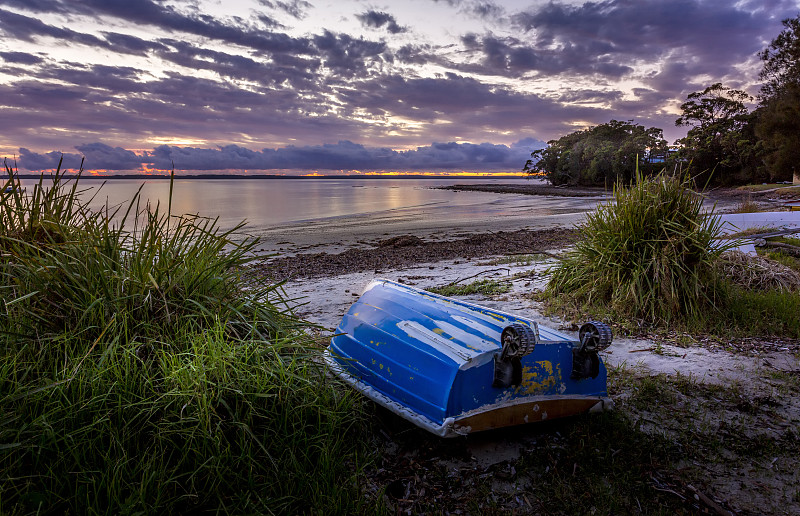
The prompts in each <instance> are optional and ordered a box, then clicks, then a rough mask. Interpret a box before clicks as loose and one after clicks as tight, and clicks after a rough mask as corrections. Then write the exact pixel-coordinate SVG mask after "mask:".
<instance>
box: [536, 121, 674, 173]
mask: <svg viewBox="0 0 800 516" xmlns="http://www.w3.org/2000/svg"><path fill="white" fill-rule="evenodd" d="M547 144H548V147H546V148H544V149H540V150H537V151H534V152H532V153H531V159H529V160H528V161H527V162H526V163H525V167H524V168H523V172H525V173H527V174H530V175H536V174H544V176H545V177H546V178H547V179H548V180H549V181H550V182H551V183H552V184H554V185H583V186H602V185H604V186H609V187H610V186H612V185H614V184H615V183H616V182H617V181H622V182H624V183H630V182H631V181H632V180H633V178H634V176H635V174H636V169H637V166H638V167H639V170H640V171H642V172H644V173H645V174H649V173H651V172H653V171H655V170H656V169H660V168H661V167H662V166H663V164H654V163H651V162H650V161H649V160H648V159H647V157H648V156H649V155H650V154H651V153H652V154H662V155H663V153H664V152H665V151H666V147H667V142H666V140H664V136H663V131H662V130H661V129H658V128H655V127H650V128H645V127H644V126H641V125H637V124H634V123H633V121H628V122H620V121H617V120H612V121H610V122H608V123H605V124H601V125H598V126H595V127H592V128H589V129H586V130H583V131H576V132H574V133H570V134H568V135H566V136H563V137H561V138H559V139H558V140H552V141H549V142H547Z"/></svg>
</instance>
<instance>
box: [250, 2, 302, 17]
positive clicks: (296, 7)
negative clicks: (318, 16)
mask: <svg viewBox="0 0 800 516" xmlns="http://www.w3.org/2000/svg"><path fill="white" fill-rule="evenodd" d="M258 3H259V4H261V5H263V6H264V7H269V8H270V9H277V10H281V11H283V12H285V13H287V14H289V15H291V16H293V17H294V18H297V19H298V20H302V19H303V18H305V16H306V11H307V10H308V9H309V8H310V7H313V6H312V5H311V4H310V3H309V2H306V1H304V0H292V1H291V2H281V1H280V0H274V1H273V0H258Z"/></svg>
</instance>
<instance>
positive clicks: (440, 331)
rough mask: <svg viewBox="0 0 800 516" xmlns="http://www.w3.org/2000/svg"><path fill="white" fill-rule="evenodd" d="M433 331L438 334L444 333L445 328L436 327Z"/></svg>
mask: <svg viewBox="0 0 800 516" xmlns="http://www.w3.org/2000/svg"><path fill="white" fill-rule="evenodd" d="M433 333H435V334H437V335H444V330H443V329H441V328H434V329H433Z"/></svg>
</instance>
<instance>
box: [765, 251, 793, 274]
mask: <svg viewBox="0 0 800 516" xmlns="http://www.w3.org/2000/svg"><path fill="white" fill-rule="evenodd" d="M764 256H766V257H767V258H769V259H770V260H773V261H776V262H778V263H780V264H782V265H785V266H787V267H789V268H790V269H792V270H795V271H797V272H800V258H795V257H794V256H789V255H788V254H786V253H784V252H782V251H769V252H767V253H765V254H764Z"/></svg>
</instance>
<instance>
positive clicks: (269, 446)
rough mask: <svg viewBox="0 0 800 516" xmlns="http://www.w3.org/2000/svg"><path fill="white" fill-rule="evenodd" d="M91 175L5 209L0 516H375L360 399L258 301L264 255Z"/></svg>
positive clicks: (4, 202) (284, 316)
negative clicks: (105, 186)
mask: <svg viewBox="0 0 800 516" xmlns="http://www.w3.org/2000/svg"><path fill="white" fill-rule="evenodd" d="M6 172H7V173H8V174H9V179H8V180H7V184H9V183H10V184H11V185H12V186H17V187H18V186H19V182H18V181H17V179H16V176H15V173H14V171H13V170H12V169H11V168H10V167H8V166H6ZM79 178H80V174H79V175H78V176H77V177H75V178H73V179H72V180H70V181H68V180H67V179H66V178H65V177H64V175H63V173H62V172H61V171H60V166H59V169H58V170H57V171H56V173H55V175H53V176H52V177H51V178H50V184H46V181H45V179H44V178H42V179H40V180H39V182H38V183H37V184H36V185H35V186H33V187H32V188H28V190H27V191H23V190H22V188H14V189H12V191H11V192H10V193H7V194H4V195H3V197H2V199H0V201H1V204H0V251H2V255H0V293H1V294H2V303H1V304H0V341H1V342H2V345H0V472H1V473H0V475H2V477H1V478H2V481H1V482H0V512H2V513H11V514H15V513H34V512H37V513H38V512H45V513H79V514H84V513H175V512H225V513H275V512H278V513H322V512H326V513H328V512H334V513H335V512H339V513H353V512H359V511H362V512H364V509H363V505H364V503H365V502H364V501H363V499H362V497H361V495H360V493H359V489H358V487H357V481H356V479H357V475H358V474H359V471H360V469H361V467H362V464H363V463H364V462H365V461H366V457H367V455H366V451H365V449H364V448H363V446H362V445H361V444H360V443H361V442H362V440H361V439H359V438H358V437H359V435H360V434H361V432H363V431H364V429H365V427H366V424H365V422H364V421H363V419H362V416H361V405H360V402H359V401H358V399H357V397H356V396H355V395H354V394H353V393H352V392H350V390H349V389H343V388H342V386H340V385H338V384H337V383H336V382H335V381H333V380H330V379H329V378H328V377H327V376H326V375H325V373H324V371H323V370H322V368H321V366H320V365H319V364H320V361H319V358H320V357H319V349H318V348H317V347H316V346H314V345H313V343H312V342H311V340H310V339H309V338H308V337H306V336H305V334H304V333H302V332H301V329H302V328H303V327H304V323H302V322H301V321H298V320H297V319H296V318H295V317H294V316H293V315H292V313H291V312H290V311H289V310H288V308H287V305H286V302H285V301H284V300H283V297H282V295H281V291H280V288H279V286H276V285H262V286H256V287H252V288H248V289H244V288H243V287H242V283H241V278H240V273H241V271H242V269H243V267H244V266H245V265H246V264H247V263H248V260H249V258H248V256H249V251H250V250H251V249H252V248H253V246H254V245H256V244H257V242H256V241H255V240H244V241H238V242H237V241H234V239H233V234H234V232H235V231H237V230H238V229H239V228H240V227H241V226H238V227H237V228H234V229H233V230H231V231H221V230H220V229H219V228H218V227H217V225H216V220H213V219H205V218H202V217H199V216H196V215H195V216H179V217H176V216H173V215H172V214H171V213H170V208H169V207H168V208H167V210H166V211H164V210H163V209H162V208H161V207H160V206H158V205H156V206H149V205H144V206H142V205H141V204H142V203H140V200H139V197H138V193H137V194H136V195H135V196H134V199H133V200H132V201H131V202H130V204H128V205H127V206H123V207H121V208H119V209H118V210H117V211H114V210H106V211H103V212H92V211H91V210H89V209H88V208H87V207H86V204H84V203H82V202H81V197H80V193H81V190H80V189H79V187H78V180H79ZM170 204H171V203H170ZM120 210H122V211H120ZM112 220H120V222H119V223H116V224H115V223H112ZM125 228H130V229H125Z"/></svg>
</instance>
